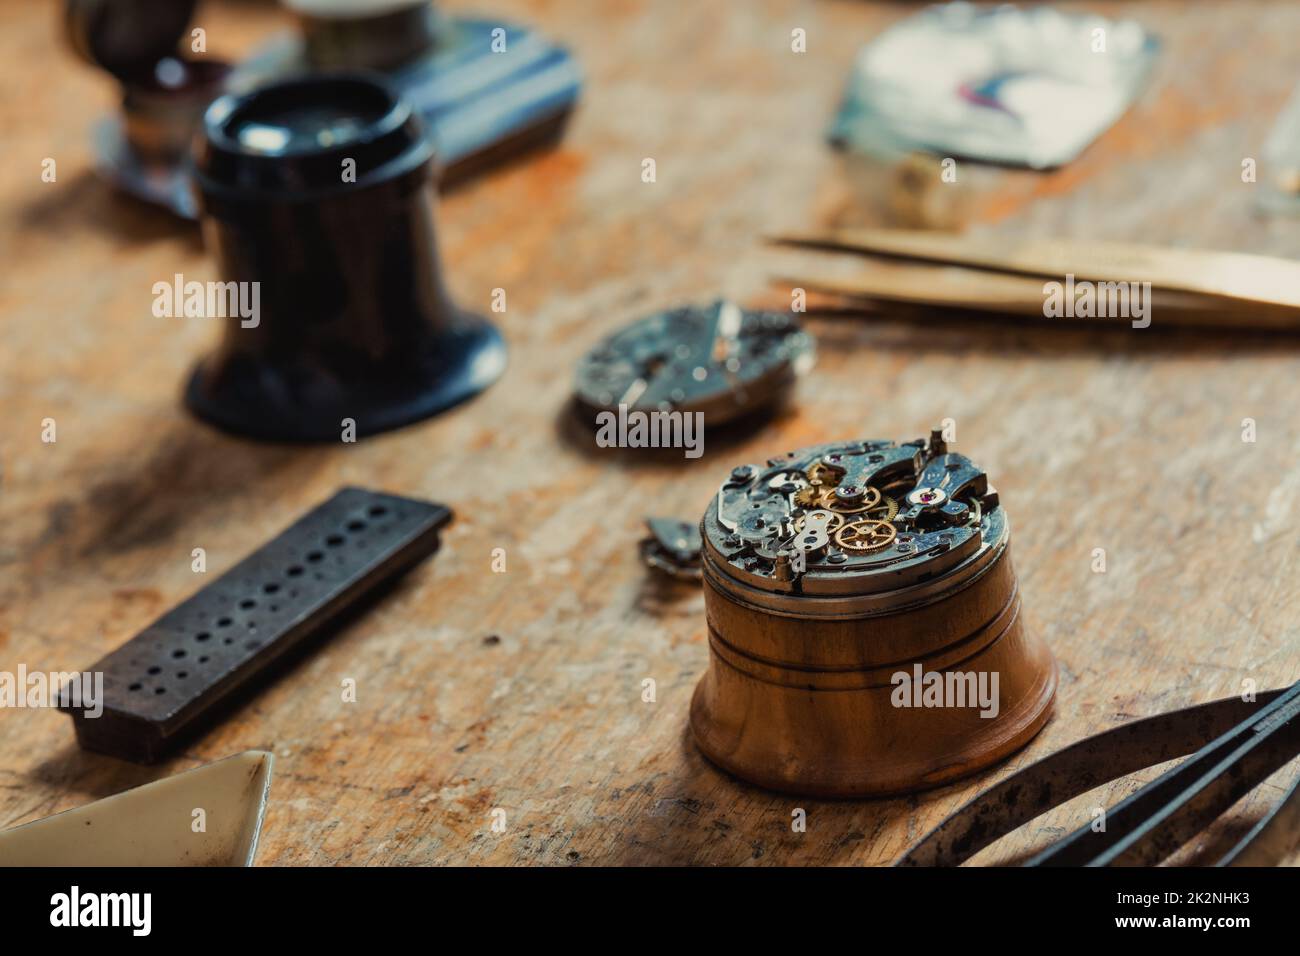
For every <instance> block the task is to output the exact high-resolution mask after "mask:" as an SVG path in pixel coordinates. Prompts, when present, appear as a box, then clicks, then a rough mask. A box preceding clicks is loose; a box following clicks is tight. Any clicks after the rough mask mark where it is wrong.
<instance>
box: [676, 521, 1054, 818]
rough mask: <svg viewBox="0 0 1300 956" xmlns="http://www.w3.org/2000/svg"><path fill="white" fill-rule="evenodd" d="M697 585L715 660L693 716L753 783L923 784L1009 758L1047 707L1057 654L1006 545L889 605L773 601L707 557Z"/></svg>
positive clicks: (706, 743) (884, 790)
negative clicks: (855, 610)
mask: <svg viewBox="0 0 1300 956" xmlns="http://www.w3.org/2000/svg"><path fill="white" fill-rule="evenodd" d="M704 585H705V592H704V593H705V608H706V614H707V617H708V624H709V651H710V663H709V670H708V672H707V673H706V674H705V675H704V678H703V679H702V680H701V681H700V684H699V686H698V687H697V688H696V690H695V696H694V698H693V700H692V702H691V727H692V730H693V732H694V735H695V740H696V742H697V743H698V744H699V747H700V749H701V750H702V751H703V752H704V754H705V755H706V756H707V757H708V758H709V759H710V760H712V761H713V762H714V763H716V764H718V765H719V766H721V767H722V768H723V769H725V770H728V771H730V772H731V773H733V774H735V775H736V776H738V777H742V778H744V779H745V780H748V781H750V782H752V783H755V784H758V785H760V786H763V787H768V788H771V789H773V790H782V791H788V792H791V793H799V794H808V795H811V796H818V797H862V796H880V795H885V794H894V793H906V792H910V791H914V790H921V789H924V788H926V787H933V786H937V785H939V784H942V783H947V782H948V781H951V780H953V779H956V778H958V777H961V776H964V775H966V774H970V773H973V772H975V771H977V770H980V769H982V768H984V767H987V766H988V765H990V764H992V763H994V762H996V761H998V760H1000V759H1002V758H1004V757H1006V756H1007V755H1008V754H1010V753H1012V752H1014V751H1015V750H1017V749H1018V748H1020V747H1022V746H1024V745H1025V744H1026V743H1028V742H1029V740H1030V739H1032V738H1033V736H1034V735H1035V734H1036V733H1038V731H1039V730H1040V729H1042V727H1043V725H1044V724H1046V722H1047V720H1048V718H1049V716H1050V715H1051V707H1052V701H1053V698H1054V696H1055V693H1056V681H1057V673H1056V664H1055V661H1054V660H1053V659H1052V656H1051V653H1050V652H1049V651H1048V649H1047V646H1046V645H1045V644H1044V643H1043V642H1042V640H1041V639H1039V638H1038V637H1037V636H1036V635H1033V634H1031V633H1029V632H1027V631H1026V630H1025V628H1024V625H1023V623H1022V621H1021V618H1020V597H1019V594H1018V593H1017V589H1016V581H1015V573H1014V571H1013V570H1012V566H1011V561H1010V558H1009V556H1008V552H1007V549H1006V546H1005V542H1003V546H1002V547H1001V548H1000V549H998V551H997V553H996V554H995V555H993V556H992V558H991V560H989V561H988V562H986V563H984V566H983V567H981V568H979V569H976V570H975V571H974V574H973V576H971V577H970V578H969V579H967V580H966V581H964V582H962V583H961V584H960V585H958V586H957V588H956V589H955V590H953V591H950V592H948V593H941V594H940V595H939V596H933V595H932V596H931V598H930V599H929V600H928V601H927V602H926V603H922V604H919V605H918V604H911V605H910V606H909V605H906V604H904V606H903V607H902V608H901V609H891V610H887V611H884V612H878V611H877V612H870V613H862V614H856V615H854V614H852V613H847V614H846V613H845V612H844V611H843V609H842V608H837V609H836V613H835V615H834V616H814V615H811V614H810V615H809V616H808V617H796V616H794V615H793V614H792V613H790V612H788V611H787V612H774V611H773V610H771V609H770V608H764V607H761V606H759V605H758V604H756V603H754V601H756V600H762V597H761V595H760V594H759V592H756V591H754V592H753V593H751V594H746V587H745V585H743V584H740V583H738V582H736V581H735V580H734V579H728V578H725V577H723V576H721V572H720V571H719V570H718V568H717V566H716V565H713V564H712V563H711V562H706V567H705V574H704ZM806 603H808V604H809V605H810V611H814V612H815V610H816V605H818V604H819V601H818V599H817V598H807V599H806ZM918 666H919V670H918ZM918 676H921V680H919V681H918V680H917V679H916V678H917V677H918ZM981 690H983V691H984V695H981V694H980V691H981ZM990 694H991V698H990V696H989V695H990ZM954 695H956V696H954ZM981 696H984V699H985V702H986V703H987V702H988V701H989V700H990V699H992V700H995V701H996V704H994V705H992V706H984V707H982V706H981V703H980V700H979V698H980V697H981ZM982 712H983V715H982Z"/></svg>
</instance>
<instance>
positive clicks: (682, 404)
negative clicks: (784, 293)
mask: <svg viewBox="0 0 1300 956" xmlns="http://www.w3.org/2000/svg"><path fill="white" fill-rule="evenodd" d="M813 361H814V349H813V339H812V336H810V335H809V334H808V333H807V332H805V331H804V330H803V329H802V328H801V327H800V325H799V323H798V321H797V320H796V319H795V317H794V316H793V315H789V314H786V313H780V312H751V311H747V310H744V309H741V308H740V307H739V306H738V305H736V304H735V303H734V302H728V301H718V302H715V303H713V304H712V305H710V306H704V307H688V308H680V309H674V310H671V311H668V312H662V313H658V314H656V315H652V316H649V317H648V318H644V319H641V320H639V321H637V322H634V323H632V324H631V325H629V326H627V327H625V328H623V329H621V330H619V331H618V332H615V333H614V334H613V335H611V336H610V337H609V338H607V339H605V340H604V341H602V342H601V343H600V344H599V345H597V346H596V347H595V348H594V349H592V350H591V351H590V352H589V353H588V354H587V355H586V356H585V357H584V358H583V359H582V361H581V362H580V363H579V365H578V371H577V376H576V394H577V399H578V402H579V404H580V405H581V406H583V407H584V408H585V409H587V410H590V411H593V412H601V411H617V409H618V407H619V406H620V405H622V406H626V407H627V408H628V409H638V410H642V411H664V412H670V411H681V412H697V411H698V412H703V413H704V415H705V422H706V424H708V425H721V424H723V423H724V422H727V421H730V420H732V419H735V418H738V417H740V416H741V415H744V414H746V413H747V412H751V411H754V410H755V409H757V408H760V407H763V406H767V405H771V404H774V403H776V402H777V401H779V400H780V399H782V398H784V397H785V396H786V395H787V394H788V393H789V391H790V389H791V387H792V386H793V384H794V382H795V379H796V378H797V377H798V376H799V375H801V374H803V373H804V372H806V371H807V370H808V369H810V368H811V367H812V365H813Z"/></svg>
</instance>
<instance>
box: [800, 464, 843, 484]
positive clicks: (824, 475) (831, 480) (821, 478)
mask: <svg viewBox="0 0 1300 956" xmlns="http://www.w3.org/2000/svg"><path fill="white" fill-rule="evenodd" d="M804 474H805V475H807V476H808V481H809V482H810V483H812V484H814V485H821V486H823V487H828V488H833V487H835V486H836V485H838V484H839V483H840V476H839V475H838V474H837V473H836V472H834V471H832V470H831V469H830V468H827V467H826V466H825V465H823V464H822V463H821V462H820V461H815V462H813V463H812V464H811V465H809V466H808V467H807V469H805V471H804Z"/></svg>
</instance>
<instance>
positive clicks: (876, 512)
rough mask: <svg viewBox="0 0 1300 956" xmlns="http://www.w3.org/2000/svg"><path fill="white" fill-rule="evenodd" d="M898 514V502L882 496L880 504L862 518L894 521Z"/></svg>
mask: <svg viewBox="0 0 1300 956" xmlns="http://www.w3.org/2000/svg"><path fill="white" fill-rule="evenodd" d="M896 514H898V501H897V500H896V499H894V498H891V497H889V495H881V496H880V504H878V505H876V506H875V507H874V508H869V509H867V511H866V512H864V513H863V515H862V518H863V520H865V519H867V518H870V519H872V520H873V521H893V520H894V515H896Z"/></svg>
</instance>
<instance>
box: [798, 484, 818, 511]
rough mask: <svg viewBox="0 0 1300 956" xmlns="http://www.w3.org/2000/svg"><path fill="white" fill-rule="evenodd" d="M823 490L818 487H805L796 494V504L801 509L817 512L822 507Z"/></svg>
mask: <svg viewBox="0 0 1300 956" xmlns="http://www.w3.org/2000/svg"><path fill="white" fill-rule="evenodd" d="M823 491H824V489H823V488H821V487H819V486H817V485H805V486H804V487H802V488H800V489H799V490H798V491H796V492H795V493H794V503H795V504H796V505H798V506H799V507H800V508H807V509H808V510H809V511H815V510H816V509H818V508H820V507H821V506H822V492H823Z"/></svg>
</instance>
